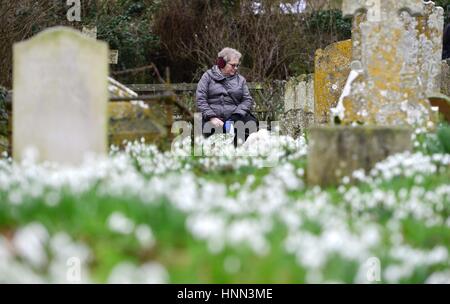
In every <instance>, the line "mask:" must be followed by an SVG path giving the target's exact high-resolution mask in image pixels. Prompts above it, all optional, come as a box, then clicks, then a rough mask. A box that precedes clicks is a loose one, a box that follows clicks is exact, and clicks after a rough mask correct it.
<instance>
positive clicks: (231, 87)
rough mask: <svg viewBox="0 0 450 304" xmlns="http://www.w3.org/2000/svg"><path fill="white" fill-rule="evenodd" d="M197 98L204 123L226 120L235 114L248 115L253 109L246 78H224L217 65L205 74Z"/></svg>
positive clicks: (235, 76) (237, 75) (236, 75)
mask: <svg viewBox="0 0 450 304" xmlns="http://www.w3.org/2000/svg"><path fill="white" fill-rule="evenodd" d="M230 95H231V96H230ZM196 98H197V108H198V110H199V111H200V112H201V113H202V116H203V120H204V121H208V120H210V119H211V118H213V117H217V118H219V119H222V120H226V119H228V118H229V117H230V116H231V115H232V114H235V113H236V114H240V115H246V114H247V113H250V111H251V110H252V108H253V98H252V97H251V96H250V92H249V90H248V86H247V81H246V80H245V78H244V77H243V76H241V75H239V74H235V75H233V76H230V77H224V76H223V75H222V73H221V72H220V70H219V68H218V67H217V65H215V66H213V67H212V68H211V69H209V70H208V71H206V72H205V73H204V74H203V76H202V78H201V79H200V81H199V83H198V85H197V92H196Z"/></svg>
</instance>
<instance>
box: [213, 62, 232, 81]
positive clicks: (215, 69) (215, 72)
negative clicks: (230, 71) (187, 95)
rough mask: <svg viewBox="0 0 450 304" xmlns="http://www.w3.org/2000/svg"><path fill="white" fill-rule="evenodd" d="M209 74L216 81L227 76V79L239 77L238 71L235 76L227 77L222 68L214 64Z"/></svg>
mask: <svg viewBox="0 0 450 304" xmlns="http://www.w3.org/2000/svg"><path fill="white" fill-rule="evenodd" d="M208 74H209V76H211V78H213V79H214V80H215V81H222V80H224V79H225V78H226V79H233V78H235V77H237V75H238V74H237V73H236V74H234V75H233V76H229V77H225V76H224V75H223V74H222V72H220V69H219V67H218V66H217V65H215V66H213V67H212V68H211V69H209V70H208Z"/></svg>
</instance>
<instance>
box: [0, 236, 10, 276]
mask: <svg viewBox="0 0 450 304" xmlns="http://www.w3.org/2000/svg"><path fill="white" fill-rule="evenodd" d="M10 258H12V254H11V252H10V248H9V244H8V242H7V240H6V239H5V238H4V237H3V236H2V235H0V263H6V262H7V261H8V260H9V259H10ZM0 268H1V267H0Z"/></svg>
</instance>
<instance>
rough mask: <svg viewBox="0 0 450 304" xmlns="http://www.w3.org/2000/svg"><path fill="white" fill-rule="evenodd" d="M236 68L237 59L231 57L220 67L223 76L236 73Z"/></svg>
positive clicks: (237, 64)
mask: <svg viewBox="0 0 450 304" xmlns="http://www.w3.org/2000/svg"><path fill="white" fill-rule="evenodd" d="M238 68H239V60H238V59H236V58H233V59H231V60H230V61H228V62H227V64H226V65H225V67H224V68H223V69H222V74H224V75H225V76H233V75H234V74H236V72H237V70H238Z"/></svg>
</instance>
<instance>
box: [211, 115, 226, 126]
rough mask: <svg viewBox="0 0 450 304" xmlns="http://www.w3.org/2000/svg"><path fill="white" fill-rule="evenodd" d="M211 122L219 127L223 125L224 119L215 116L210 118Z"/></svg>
mask: <svg viewBox="0 0 450 304" xmlns="http://www.w3.org/2000/svg"><path fill="white" fill-rule="evenodd" d="M209 122H210V123H212V124H213V126H214V127H216V128H218V127H223V121H221V120H220V119H219V118H217V117H213V118H211V119H210V120H209Z"/></svg>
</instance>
